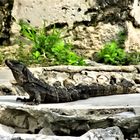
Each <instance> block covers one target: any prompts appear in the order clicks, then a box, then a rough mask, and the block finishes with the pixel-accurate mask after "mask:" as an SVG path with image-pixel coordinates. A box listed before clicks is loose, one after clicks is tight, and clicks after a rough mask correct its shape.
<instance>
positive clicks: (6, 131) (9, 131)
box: [0, 124, 15, 135]
mask: <svg viewBox="0 0 140 140" xmlns="http://www.w3.org/2000/svg"><path fill="white" fill-rule="evenodd" d="M0 132H1V134H3V135H4V134H5V135H6V134H14V132H15V129H13V128H12V127H8V126H5V125H2V124H0Z"/></svg>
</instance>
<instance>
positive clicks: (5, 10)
mask: <svg viewBox="0 0 140 140" xmlns="http://www.w3.org/2000/svg"><path fill="white" fill-rule="evenodd" d="M12 7H13V0H1V1H0V15H1V17H0V45H9V44H10V31H11V23H12V16H11V10H12Z"/></svg>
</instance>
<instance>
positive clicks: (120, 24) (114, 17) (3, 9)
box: [0, 0, 140, 57]
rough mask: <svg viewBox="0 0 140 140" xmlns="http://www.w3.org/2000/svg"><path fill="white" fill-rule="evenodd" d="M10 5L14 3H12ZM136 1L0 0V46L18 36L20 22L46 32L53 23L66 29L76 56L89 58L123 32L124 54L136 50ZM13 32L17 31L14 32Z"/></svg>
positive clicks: (139, 45) (139, 46) (139, 33)
mask: <svg viewBox="0 0 140 140" xmlns="http://www.w3.org/2000/svg"><path fill="white" fill-rule="evenodd" d="M13 3H14V4H13ZM139 3H140V2H139V0H113V1H111V0H18V1H17V0H15V1H14V0H1V1H0V14H1V18H0V44H8V43H9V38H10V29H11V20H12V17H11V13H12V16H13V19H15V21H16V22H13V26H12V33H16V34H17V33H18V32H19V28H18V25H17V24H15V23H17V22H18V21H19V20H20V19H22V20H25V21H27V22H29V23H31V24H32V25H34V26H37V27H40V26H42V24H43V21H45V22H46V26H47V27H48V29H50V28H51V27H53V25H54V24H55V25H56V27H58V28H65V29H68V30H67V33H66V39H68V40H71V41H72V43H73V44H74V45H75V47H76V50H77V52H78V53H82V54H84V55H85V56H88V57H92V55H93V53H94V52H96V51H98V50H99V49H100V48H102V47H103V45H104V44H105V43H106V42H108V41H110V40H112V39H116V38H117V36H118V33H119V32H120V31H124V30H125V31H126V33H127V34H128V37H127V39H126V41H125V48H126V51H130V50H138V51H139V50H140V41H139V38H140V18H139V12H140V6H139ZM16 29H17V30H16Z"/></svg>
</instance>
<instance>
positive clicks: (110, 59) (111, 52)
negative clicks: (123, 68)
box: [97, 41, 126, 65]
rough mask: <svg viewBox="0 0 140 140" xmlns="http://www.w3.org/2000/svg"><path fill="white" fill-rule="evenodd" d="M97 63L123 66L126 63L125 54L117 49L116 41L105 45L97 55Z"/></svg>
mask: <svg viewBox="0 0 140 140" xmlns="http://www.w3.org/2000/svg"><path fill="white" fill-rule="evenodd" d="M97 58H98V62H101V63H105V64H112V65H123V64H125V61H126V53H125V52H124V50H123V49H121V48H119V47H118V45H117V42H116V41H111V42H110V43H107V44H105V46H104V47H103V49H101V51H100V52H99V53H97Z"/></svg>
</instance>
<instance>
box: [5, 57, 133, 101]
mask: <svg viewBox="0 0 140 140" xmlns="http://www.w3.org/2000/svg"><path fill="white" fill-rule="evenodd" d="M5 64H6V65H7V66H8V67H9V68H10V69H11V71H12V73H13V76H14V78H15V80H16V82H17V84H18V85H19V86H21V87H22V88H23V89H24V90H25V91H26V92H27V93H28V94H29V98H23V99H22V98H19V97H18V98H17V100H20V101H22V102H27V104H40V103H59V102H70V101H75V100H80V99H86V98H89V97H94V96H100V95H111V94H116V93H117V88H118V87H117V85H106V86H103V85H99V84H92V85H81V84H79V85H77V86H72V87H68V88H66V87H60V86H58V87H57V86H51V85H49V84H48V83H45V82H43V81H41V80H39V79H37V78H36V77H35V76H34V75H33V74H32V73H31V72H30V70H29V69H28V68H27V67H26V66H25V65H24V64H22V63H20V62H19V61H16V60H10V59H7V60H5ZM122 86H123V85H122ZM132 86H133V85H131V86H130V87H132ZM128 89H129V88H128V87H126V86H125V87H124V89H123V91H122V93H124V92H130V91H128ZM122 93H119V94H122Z"/></svg>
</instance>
